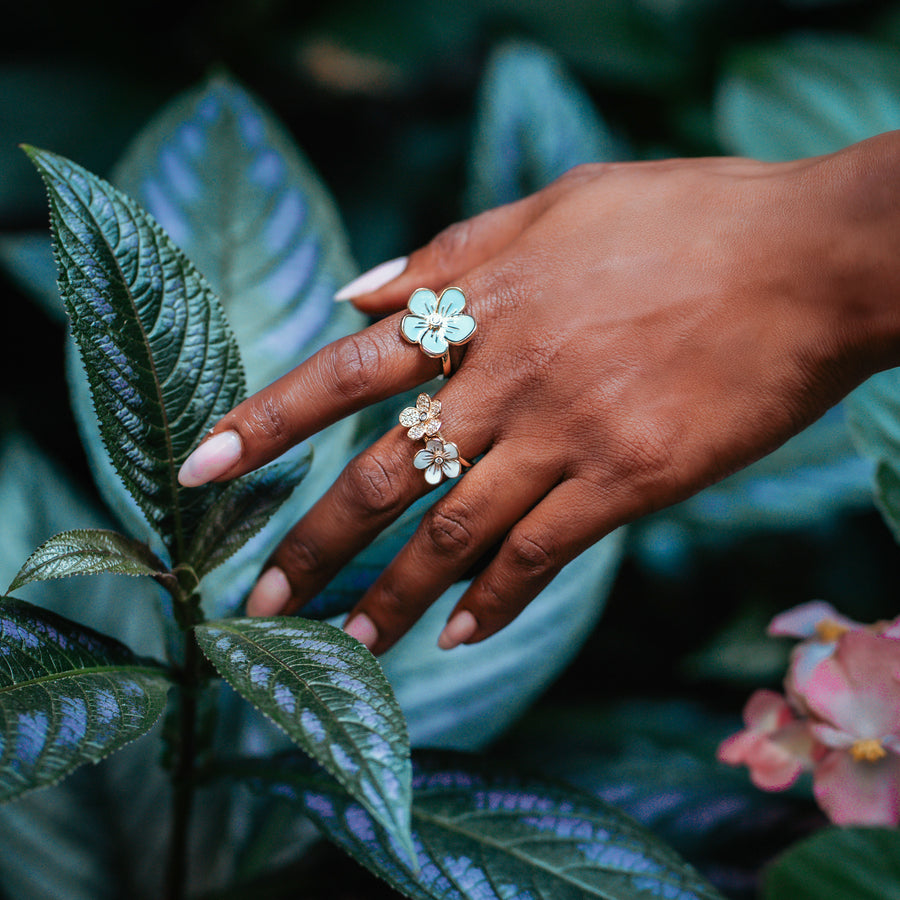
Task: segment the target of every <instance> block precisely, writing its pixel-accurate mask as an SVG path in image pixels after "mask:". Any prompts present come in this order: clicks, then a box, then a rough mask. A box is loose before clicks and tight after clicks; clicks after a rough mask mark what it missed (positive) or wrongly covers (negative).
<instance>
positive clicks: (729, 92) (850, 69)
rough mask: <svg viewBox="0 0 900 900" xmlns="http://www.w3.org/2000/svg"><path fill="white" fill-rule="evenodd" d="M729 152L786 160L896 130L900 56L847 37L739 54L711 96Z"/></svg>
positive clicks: (803, 39)
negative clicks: (714, 95) (712, 96)
mask: <svg viewBox="0 0 900 900" xmlns="http://www.w3.org/2000/svg"><path fill="white" fill-rule="evenodd" d="M715 115H716V130H717V132H718V136H719V140H720V141H721V142H722V144H723V145H724V146H725V147H726V148H727V149H728V150H729V151H730V152H732V153H737V154H741V155H744V156H750V157H753V158H755V159H764V160H773V161H775V160H789V159H799V158H801V157H807V156H817V155H819V154H823V153H830V152H833V151H834V150H838V149H840V148H841V147H845V146H847V145H848V144H852V143H855V142H856V141H860V140H863V139H864V138H867V137H872V136H873V135H876V134H881V133H883V132H885V131H890V130H892V129H894V128H898V127H900V56H898V55H897V52H896V50H895V49H893V48H892V47H888V46H885V45H881V44H878V43H876V42H874V41H868V40H866V39H864V38H860V37H856V36H852V35H848V34H795V35H790V36H789V37H785V38H782V39H780V40H778V41H777V42H774V43H769V44H764V45H760V46H754V47H748V48H744V49H742V50H740V51H738V52H737V53H735V54H734V55H733V56H732V58H731V59H730V60H729V61H728V63H727V64H726V67H725V71H724V74H723V77H722V78H721V80H720V82H719V86H718V90H717V94H716V98H715Z"/></svg>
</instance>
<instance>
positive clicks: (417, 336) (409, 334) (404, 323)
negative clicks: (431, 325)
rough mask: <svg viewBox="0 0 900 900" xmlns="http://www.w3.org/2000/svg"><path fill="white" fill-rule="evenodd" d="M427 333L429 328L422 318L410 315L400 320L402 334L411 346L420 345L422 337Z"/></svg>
mask: <svg viewBox="0 0 900 900" xmlns="http://www.w3.org/2000/svg"><path fill="white" fill-rule="evenodd" d="M427 331H428V326H427V325H426V324H425V320H424V319H423V318H422V317H421V316H412V315H409V316H404V317H403V318H402V319H401V320H400V334H402V335H403V337H405V338H406V339H407V340H408V341H409V342H410V343H411V344H418V343H419V342H420V341H421V340H422V335H423V334H425V333H426V332H427Z"/></svg>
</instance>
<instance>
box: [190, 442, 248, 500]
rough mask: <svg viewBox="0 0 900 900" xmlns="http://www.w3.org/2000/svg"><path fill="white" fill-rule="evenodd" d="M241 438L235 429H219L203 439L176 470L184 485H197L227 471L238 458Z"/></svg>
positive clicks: (240, 450)
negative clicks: (216, 432)
mask: <svg viewBox="0 0 900 900" xmlns="http://www.w3.org/2000/svg"><path fill="white" fill-rule="evenodd" d="M242 449H243V448H242V446H241V438H240V435H239V434H238V433H237V432H236V431H220V432H219V433H218V434H214V435H213V436H212V437H211V438H209V440H206V441H204V442H203V443H202V444H201V445H200V446H199V447H198V448H197V449H196V450H195V451H194V452H193V453H192V454H191V455H190V456H189V457H188V458H187V459H186V460H185V461H184V465H182V467H181V469H180V470H179V472H178V482H179V483H180V484H181V485H182V486H184V487H199V486H200V485H201V484H206V483H207V482H208V481H212V480H213V478H218V477H219V475H223V474H224V473H225V472H227V471H228V470H229V469H230V468H231V467H232V466H233V465H234V464H235V463H236V462H237V461H238V460H239V459H240V458H241V452H242Z"/></svg>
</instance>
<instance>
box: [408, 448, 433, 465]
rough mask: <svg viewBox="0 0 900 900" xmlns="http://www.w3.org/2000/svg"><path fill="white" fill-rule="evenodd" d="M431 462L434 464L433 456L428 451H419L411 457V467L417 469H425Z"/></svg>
mask: <svg viewBox="0 0 900 900" xmlns="http://www.w3.org/2000/svg"><path fill="white" fill-rule="evenodd" d="M428 443H429V444H430V443H431V441H429V442H428ZM433 462H434V454H433V453H432V452H431V451H430V450H428V449H426V450H420V451H419V452H418V453H417V454H416V455H415V456H414V457H413V465H414V466H415V467H416V468H417V469H427V468H428V467H429V466H430V465H431V464H432V463H433Z"/></svg>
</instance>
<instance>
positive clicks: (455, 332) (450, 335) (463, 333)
mask: <svg viewBox="0 0 900 900" xmlns="http://www.w3.org/2000/svg"><path fill="white" fill-rule="evenodd" d="M473 334H475V320H474V319H473V318H472V317H471V316H468V315H465V314H463V315H461V316H454V317H453V318H452V319H448V320H447V324H446V325H444V337H446V338H447V340H448V341H449V342H450V343H451V344H464V343H465V342H466V341H467V340H469V338H470V337H472V335H473Z"/></svg>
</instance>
